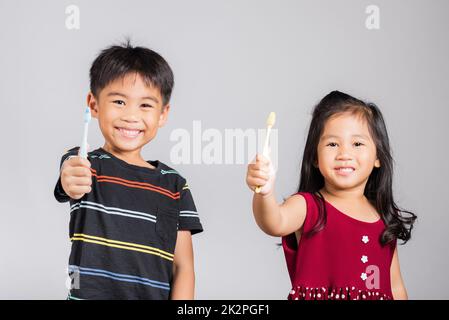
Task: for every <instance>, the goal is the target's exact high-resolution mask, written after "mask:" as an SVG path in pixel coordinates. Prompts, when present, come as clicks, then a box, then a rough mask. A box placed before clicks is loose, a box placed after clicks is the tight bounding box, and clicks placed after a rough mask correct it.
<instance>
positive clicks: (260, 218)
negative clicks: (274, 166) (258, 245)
mask: <svg viewBox="0 0 449 320" xmlns="http://www.w3.org/2000/svg"><path fill="white" fill-rule="evenodd" d="M306 211H307V206H306V201H305V199H304V197H303V196H301V195H294V196H291V197H290V198H288V199H287V200H286V201H285V202H284V203H282V204H281V205H279V204H278V203H277V202H276V197H275V195H274V192H272V193H270V194H268V195H260V194H257V193H255V194H254V197H253V213H254V218H255V220H256V223H257V225H258V226H259V227H260V229H262V231H264V232H265V233H266V234H269V235H271V236H275V237H282V236H286V235H289V234H291V233H293V232H295V231H298V230H299V229H300V228H301V227H302V225H303V223H304V220H305V217H306Z"/></svg>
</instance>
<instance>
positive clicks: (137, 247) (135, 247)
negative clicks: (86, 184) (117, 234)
mask: <svg viewBox="0 0 449 320" xmlns="http://www.w3.org/2000/svg"><path fill="white" fill-rule="evenodd" d="M70 240H71V241H83V242H88V243H94V244H98V245H102V246H107V247H112V248H118V249H124V250H132V251H138V252H142V253H148V254H152V255H156V256H159V257H161V258H163V259H166V260H169V261H173V257H174V255H173V254H172V253H169V252H167V251H164V250H161V249H158V248H154V247H150V246H144V245H141V244H136V243H130V242H123V241H117V240H111V239H106V238H101V237H96V236H90V235H86V234H82V233H75V234H73V237H72V238H70Z"/></svg>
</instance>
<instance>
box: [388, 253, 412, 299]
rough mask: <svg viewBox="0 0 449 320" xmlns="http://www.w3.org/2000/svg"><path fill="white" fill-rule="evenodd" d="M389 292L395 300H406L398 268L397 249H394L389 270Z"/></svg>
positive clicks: (405, 292)
mask: <svg viewBox="0 0 449 320" xmlns="http://www.w3.org/2000/svg"><path fill="white" fill-rule="evenodd" d="M390 277H391V291H392V293H393V298H394V299H395V300H407V299H408V296H407V291H406V290H405V286H404V281H403V280H402V276H401V270H400V267H399V256H398V248H397V247H396V248H395V249H394V254H393V261H392V262H391V268H390Z"/></svg>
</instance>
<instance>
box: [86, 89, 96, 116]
mask: <svg viewBox="0 0 449 320" xmlns="http://www.w3.org/2000/svg"><path fill="white" fill-rule="evenodd" d="M87 105H88V106H89V108H90V113H91V114H92V117H94V118H96V119H98V103H97V99H95V96H94V94H93V93H92V92H90V91H89V93H88V94H87Z"/></svg>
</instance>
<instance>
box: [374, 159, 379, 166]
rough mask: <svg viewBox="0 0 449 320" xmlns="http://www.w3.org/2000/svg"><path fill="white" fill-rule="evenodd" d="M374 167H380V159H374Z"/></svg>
mask: <svg viewBox="0 0 449 320" xmlns="http://www.w3.org/2000/svg"><path fill="white" fill-rule="evenodd" d="M374 167H376V168H380V161H379V159H376V161H374Z"/></svg>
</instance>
